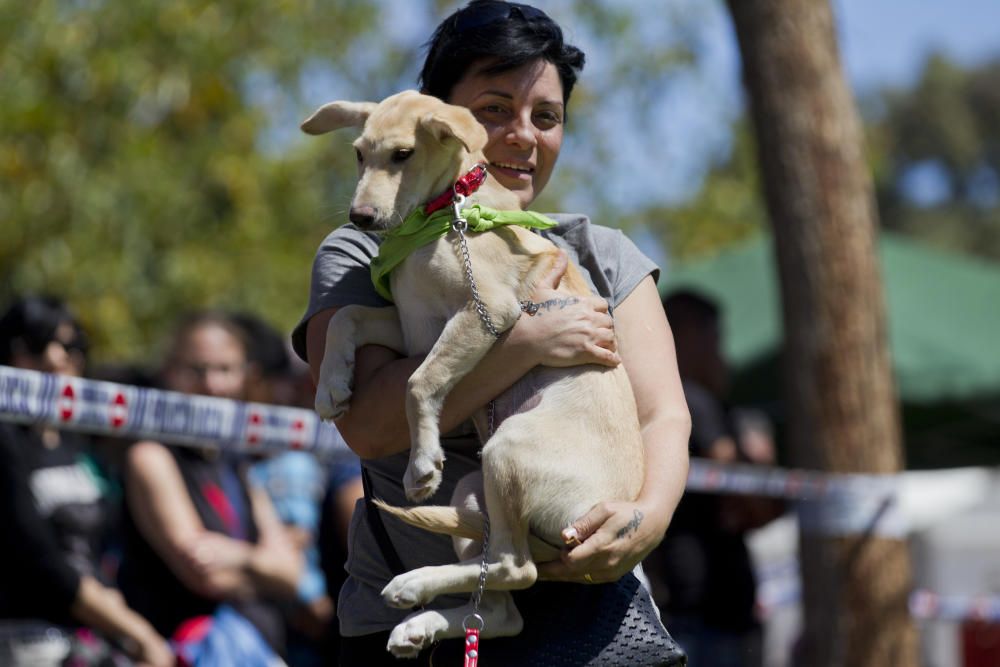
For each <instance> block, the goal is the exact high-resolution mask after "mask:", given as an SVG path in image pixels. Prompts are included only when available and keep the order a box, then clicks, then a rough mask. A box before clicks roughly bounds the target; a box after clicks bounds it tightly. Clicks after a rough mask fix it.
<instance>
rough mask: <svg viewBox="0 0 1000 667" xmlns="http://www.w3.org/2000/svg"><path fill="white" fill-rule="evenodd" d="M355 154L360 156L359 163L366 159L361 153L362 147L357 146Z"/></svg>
mask: <svg viewBox="0 0 1000 667" xmlns="http://www.w3.org/2000/svg"><path fill="white" fill-rule="evenodd" d="M354 155H355V156H356V157H357V158H358V164H361V163H362V162H364V161H365V158H364V156H363V155H361V149H359V148H355V149H354Z"/></svg>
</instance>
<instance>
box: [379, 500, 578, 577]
mask: <svg viewBox="0 0 1000 667" xmlns="http://www.w3.org/2000/svg"><path fill="white" fill-rule="evenodd" d="M373 502H374V503H375V506H376V507H378V508H379V509H380V510H382V511H383V512H387V513H389V514H391V515H392V516H394V517H396V518H398V519H400V520H402V521H404V522H406V523H408V524H410V525H411V526H414V527H416V528H422V529H424V530H427V531H430V532H432V533H441V534H442V535H453V536H455V537H467V538H469V539H473V540H482V539H483V527H484V525H485V522H484V521H483V515H482V513H481V512H477V511H476V510H469V509H465V508H462V507H452V506H450V505H420V506H417V507H394V506H393V505H389V504H388V503H386V502H385V501H382V500H379V499H378V498H376V499H374V501H373ZM528 547H529V548H530V549H531V558H532V560H534V561H535V562H536V563H544V562H547V561H550V560H556V559H558V558H559V555H560V553H561V551H560V549H558V548H557V547H554V546H552V545H551V544H549V543H548V542H546V541H544V540H542V539H541V538H539V537H537V536H535V535H528Z"/></svg>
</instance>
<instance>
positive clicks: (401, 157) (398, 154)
mask: <svg viewBox="0 0 1000 667" xmlns="http://www.w3.org/2000/svg"><path fill="white" fill-rule="evenodd" d="M411 155H413V149H412V148H397V149H396V150H394V151H393V152H392V161H393V162H406V161H407V160H409V159H410V156H411Z"/></svg>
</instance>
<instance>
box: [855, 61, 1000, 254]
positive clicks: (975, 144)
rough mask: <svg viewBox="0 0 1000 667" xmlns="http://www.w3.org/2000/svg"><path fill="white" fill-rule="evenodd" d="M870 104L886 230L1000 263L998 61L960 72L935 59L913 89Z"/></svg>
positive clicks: (891, 93)
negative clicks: (910, 235)
mask: <svg viewBox="0 0 1000 667" xmlns="http://www.w3.org/2000/svg"><path fill="white" fill-rule="evenodd" d="M873 106H875V107H876V108H877V111H876V112H875V113H873V114H872V116H873V117H872V119H871V130H870V135H871V137H872V140H873V144H874V146H875V148H876V155H877V157H876V160H875V165H876V172H875V174H876V189H877V194H878V201H879V208H880V211H881V213H882V221H883V224H885V225H886V226H887V227H888V228H891V229H896V230H899V231H902V232H906V233H908V234H912V235H915V236H919V237H922V238H925V239H927V240H929V241H931V242H933V243H935V244H937V245H940V246H945V247H949V248H952V249H955V250H961V251H964V252H968V253H973V254H978V255H980V256H985V257H989V258H994V259H997V258H1000V124H998V123H997V122H996V121H997V118H1000V60H993V61H990V62H987V63H984V64H982V65H979V66H977V67H972V68H968V69H963V68H960V67H958V66H956V65H955V64H953V63H952V62H950V61H949V60H948V59H947V58H946V57H944V56H943V55H940V54H938V55H932V56H931V57H930V58H928V60H927V61H926V63H925V65H924V68H923V72H922V74H921V76H920V79H919V80H918V81H917V83H916V85H914V86H913V87H912V88H909V89H903V90H888V91H884V92H883V93H882V94H881V95H880V96H879V99H878V100H877V103H876V104H874V105H873Z"/></svg>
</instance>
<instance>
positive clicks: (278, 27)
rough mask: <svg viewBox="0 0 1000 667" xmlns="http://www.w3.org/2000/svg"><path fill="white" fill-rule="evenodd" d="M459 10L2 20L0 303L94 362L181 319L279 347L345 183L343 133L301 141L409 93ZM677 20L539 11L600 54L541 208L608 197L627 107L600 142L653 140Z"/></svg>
mask: <svg viewBox="0 0 1000 667" xmlns="http://www.w3.org/2000/svg"><path fill="white" fill-rule="evenodd" d="M458 4H461V3H460V2H457V1H455V0H451V1H448V2H442V1H441V0H422V1H420V2H416V1H414V0H356V1H355V2H348V3H320V2H317V1H316V0H307V1H306V2H302V3H291V2H278V3H265V4H261V3H256V2H252V1H251V0H229V1H228V2H221V3H213V2H208V1H207V0H178V1H177V2H171V3H162V2H157V1H155V0H134V1H133V2H128V3H123V2H104V3H101V2H99V3H79V2H70V1H67V0H41V1H40V2H33V3H23V2H15V1H14V0H0V43H3V44H4V48H3V49H2V50H0V72H2V73H3V74H2V76H0V99H3V100H4V103H3V105H0V302H6V301H7V300H9V299H10V297H11V296H13V295H14V294H17V293H20V292H24V291H47V292H55V293H58V294H60V295H61V296H64V297H66V298H67V299H68V300H69V301H70V302H71V303H72V304H73V305H74V306H75V307H76V309H77V310H78V311H79V312H80V314H81V316H82V318H83V319H84V321H85V324H86V325H87V328H88V329H89V330H90V331H91V332H92V334H93V337H94V339H95V352H96V357H97V358H98V360H108V359H112V358H113V359H129V360H135V361H141V360H142V359H143V358H145V357H147V356H148V354H149V351H150V344H151V343H152V342H153V341H156V340H158V339H159V332H160V330H161V329H162V328H163V327H165V326H167V325H169V323H170V322H171V321H172V320H173V319H174V317H175V316H176V314H177V313H178V312H179V311H182V310H185V309H188V308H193V307H199V306H205V305H219V306H225V307H232V308H239V309H246V310H252V311H254V312H257V313H260V314H261V315H262V316H264V317H265V318H266V319H267V320H268V321H270V322H271V323H272V324H274V325H275V326H278V327H280V328H281V329H282V330H286V331H287V330H288V329H290V327H291V326H292V324H293V323H294V322H296V321H297V319H298V317H299V316H300V315H301V313H302V311H303V310H304V308H305V304H306V298H307V294H308V284H309V266H310V260H311V258H312V255H313V253H314V252H315V249H316V247H317V246H318V244H319V241H320V240H321V239H322V238H323V236H324V235H325V234H326V233H327V231H328V230H329V229H330V228H331V227H333V226H336V225H339V224H341V223H342V222H343V220H344V213H345V211H346V208H347V202H348V200H349V193H350V190H351V187H352V185H353V180H354V165H353V158H352V151H351V150H350V149H349V143H350V141H351V139H352V137H350V136H349V133H344V134H343V135H342V136H341V135H331V137H330V138H329V139H324V140H322V141H316V140H312V141H310V140H307V139H306V138H302V139H299V138H298V136H297V126H298V123H299V121H300V120H301V118H302V117H303V114H305V113H307V112H308V111H309V110H310V108H309V107H311V105H314V104H316V103H318V102H321V101H326V100H328V99H330V98H331V97H333V96H343V97H349V98H352V99H379V98H381V97H384V96H385V95H388V94H390V93H392V92H396V91H397V90H399V89H402V88H405V87H413V86H414V84H415V82H416V74H417V71H416V69H417V67H418V66H419V63H420V60H421V59H420V50H421V47H422V45H423V42H424V41H425V40H426V39H427V38H428V37H429V35H430V31H431V28H432V27H433V25H434V24H435V23H436V20H437V19H438V18H439V17H440V16H442V15H443V14H444V13H446V12H447V11H450V10H451V9H453V8H454V7H455V6H457V5H458ZM695 4H696V2H695V1H694V0H675V1H674V2H673V3H671V5H672V6H673V10H665V11H664V12H662V13H659V14H657V17H656V22H657V23H656V25H655V26H653V27H654V28H655V29H654V30H650V27H651V25H652V23H651V20H650V16H649V15H648V14H646V13H642V14H641V15H638V14H637V9H636V7H634V6H631V5H629V6H622V5H620V3H616V2H614V1H613V0H564V1H563V2H561V3H557V4H556V5H555V6H553V7H551V8H547V9H549V10H550V11H551V12H552V14H553V16H555V17H556V18H557V19H558V20H561V21H563V22H564V23H566V25H572V26H573V28H574V30H573V33H575V34H570V37H571V39H576V38H577V37H578V36H579V35H583V36H585V37H586V40H587V41H588V42H589V44H590V45H593V47H594V50H596V51H601V52H602V53H600V54H598V53H594V52H592V53H591V54H590V55H592V56H595V57H592V59H591V62H590V63H589V64H588V68H587V76H586V77H584V80H583V82H581V86H580V87H579V89H578V90H579V92H578V93H577V94H576V95H575V97H574V107H573V110H572V113H573V122H571V124H570V127H569V131H570V132H571V134H572V135H573V136H575V137H579V138H581V139H578V140H577V141H576V142H575V143H577V144H580V145H583V146H584V147H585V149H584V151H583V154H584V155H586V156H587V157H586V158H584V159H580V160H577V161H576V164H575V165H570V164H566V165H565V166H564V168H562V169H560V170H559V171H558V172H557V181H556V182H553V184H552V186H551V187H550V188H549V191H548V192H547V193H546V195H547V198H546V200H545V201H544V202H540V204H539V208H542V209H544V210H558V209H561V208H562V207H561V206H560V201H561V199H562V197H563V196H565V194H566V193H568V192H570V191H572V190H573V189H574V188H577V189H583V190H594V189H592V188H588V187H587V185H586V184H588V183H591V182H600V180H601V179H603V178H606V170H607V168H608V163H607V162H606V161H603V158H604V157H606V156H609V155H613V151H614V141H615V136H614V135H612V134H610V133H609V132H607V130H606V125H607V123H608V121H609V118H611V115H610V114H608V113H598V108H599V106H600V105H602V104H605V103H606V102H607V101H614V100H621V99H625V98H626V96H628V97H627V98H628V99H635V100H636V101H637V102H639V104H636V105H634V107H633V108H632V109H630V110H629V113H631V114H632V115H631V116H629V115H628V114H626V115H625V116H621V115H615V116H614V118H615V119H616V122H628V123H636V122H638V123H640V124H642V123H647V124H648V123H655V122H656V118H655V113H653V112H652V109H653V106H651V105H650V104H648V102H649V101H650V100H649V99H646V98H653V97H655V96H656V95H657V92H656V91H657V90H660V89H661V88H662V85H663V82H664V80H665V78H666V77H667V76H669V75H670V74H671V72H672V71H673V69H674V68H675V67H676V66H678V65H683V64H684V63H687V62H690V59H691V51H690V50H689V49H687V48H686V46H685V44H686V43H687V42H686V41H685V40H686V37H685V34H684V33H685V30H686V29H687V28H685V25H687V23H686V22H688V23H689V22H691V21H693V20H694V19H690V18H685V17H686V16H688V14H686V13H685V12H684V7H688V6H693V5H695ZM569 17H573V19H572V21H569ZM677 26H680V27H679V28H677ZM643 30H644V32H643V35H642V36H639V34H638V33H639V32H640V31H643ZM667 33H670V37H669V38H668V37H665V35H666V34H667ZM622 42H630V43H637V44H638V43H641V44H642V45H643V48H641V49H625V50H621V49H617V48H615V47H616V46H617V45H618V44H620V43H622ZM637 91H638V92H637ZM635 116H639V119H638V120H636V119H635ZM583 137H585V139H582V138H583ZM571 141H572V140H571ZM331 146H332V148H331ZM341 146H342V147H343V150H340V149H339V147H341ZM595 179H596V180H595ZM581 184H582V185H581ZM598 196H600V193H598ZM598 201H599V200H598ZM597 208H600V207H599V206H597ZM592 212H593V213H594V215H595V216H596V215H598V214H600V211H599V210H596V211H592ZM606 221H607V222H608V223H609V224H614V223H615V222H616V218H613V217H611V218H608V219H607V220H606Z"/></svg>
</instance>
